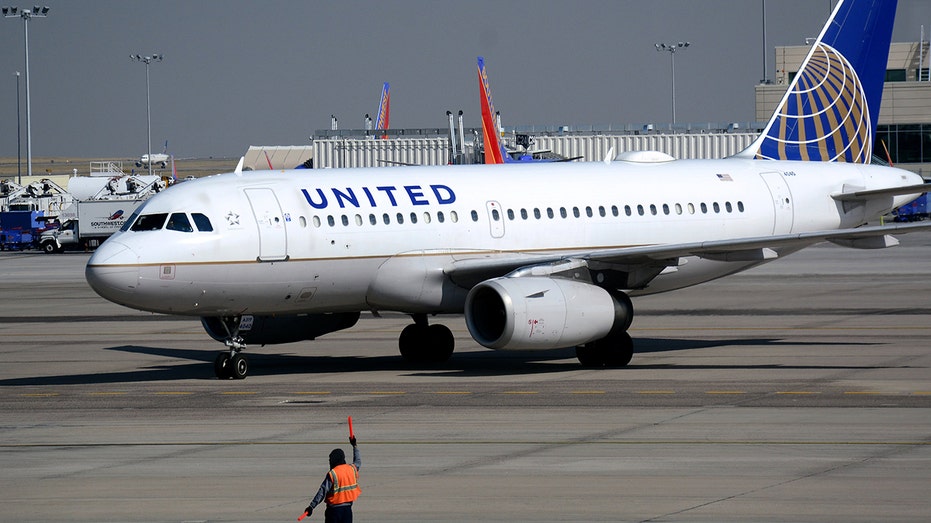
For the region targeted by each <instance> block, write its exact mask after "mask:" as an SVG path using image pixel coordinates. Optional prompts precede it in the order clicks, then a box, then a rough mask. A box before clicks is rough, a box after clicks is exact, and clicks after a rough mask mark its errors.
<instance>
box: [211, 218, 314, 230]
mask: <svg viewBox="0 0 931 523" xmlns="http://www.w3.org/2000/svg"><path fill="white" fill-rule="evenodd" d="M194 221H195V222H197V218H194ZM299 221H300V222H301V227H303V228H307V218H304V217H303V216H301V219H300V220H299ZM197 228H198V229H200V225H198V226H197Z"/></svg>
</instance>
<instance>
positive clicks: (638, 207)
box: [637, 205, 643, 216]
mask: <svg viewBox="0 0 931 523" xmlns="http://www.w3.org/2000/svg"><path fill="white" fill-rule="evenodd" d="M637 214H639V215H640V216H643V206H642V205H638V206H637Z"/></svg>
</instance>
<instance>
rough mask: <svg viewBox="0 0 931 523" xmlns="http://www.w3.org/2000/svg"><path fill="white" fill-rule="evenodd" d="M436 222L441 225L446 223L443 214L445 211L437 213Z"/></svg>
mask: <svg viewBox="0 0 931 523" xmlns="http://www.w3.org/2000/svg"><path fill="white" fill-rule="evenodd" d="M436 220H437V221H438V222H440V223H443V222H445V221H446V216H445V215H444V214H443V211H437V212H436Z"/></svg>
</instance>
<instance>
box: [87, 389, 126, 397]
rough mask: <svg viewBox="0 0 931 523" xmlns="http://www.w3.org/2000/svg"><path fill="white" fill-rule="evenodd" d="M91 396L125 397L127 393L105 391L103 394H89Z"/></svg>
mask: <svg viewBox="0 0 931 523" xmlns="http://www.w3.org/2000/svg"><path fill="white" fill-rule="evenodd" d="M88 395H90V396H125V395H126V393H125V392H122V391H117V390H113V391H103V392H88Z"/></svg>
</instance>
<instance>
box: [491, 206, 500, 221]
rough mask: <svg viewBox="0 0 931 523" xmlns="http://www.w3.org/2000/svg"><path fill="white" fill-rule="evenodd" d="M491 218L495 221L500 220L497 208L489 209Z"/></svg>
mask: <svg viewBox="0 0 931 523" xmlns="http://www.w3.org/2000/svg"><path fill="white" fill-rule="evenodd" d="M491 219H492V220H494V221H496V222H499V221H501V213H499V212H498V209H492V210H491Z"/></svg>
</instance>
